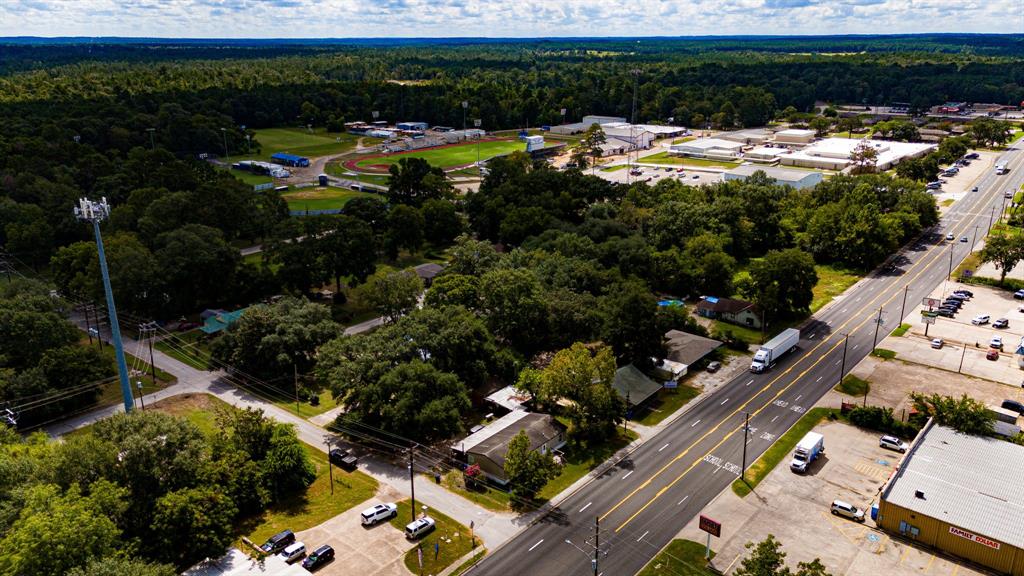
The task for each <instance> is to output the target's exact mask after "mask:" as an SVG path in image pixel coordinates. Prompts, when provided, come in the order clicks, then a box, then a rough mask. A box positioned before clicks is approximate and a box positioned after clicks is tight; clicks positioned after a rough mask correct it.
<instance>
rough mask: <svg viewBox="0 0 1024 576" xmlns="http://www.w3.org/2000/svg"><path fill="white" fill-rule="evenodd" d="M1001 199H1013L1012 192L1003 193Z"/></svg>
mask: <svg viewBox="0 0 1024 576" xmlns="http://www.w3.org/2000/svg"><path fill="white" fill-rule="evenodd" d="M1003 198H1013V192H1011V191H1009V190H1007V191H1006V192H1004V193H1003Z"/></svg>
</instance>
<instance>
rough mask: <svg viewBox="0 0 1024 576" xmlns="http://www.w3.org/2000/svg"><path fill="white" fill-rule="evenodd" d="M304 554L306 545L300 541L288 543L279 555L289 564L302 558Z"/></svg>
mask: <svg viewBox="0 0 1024 576" xmlns="http://www.w3.org/2000/svg"><path fill="white" fill-rule="evenodd" d="M305 555H306V545H305V544H303V543H302V542H296V543H294V544H290V545H289V546H288V547H287V548H285V549H284V550H282V551H281V557H282V558H284V561H285V562H287V563H289V564H291V563H292V562H295V561H296V560H298V559H299V558H302V557H303V556H305Z"/></svg>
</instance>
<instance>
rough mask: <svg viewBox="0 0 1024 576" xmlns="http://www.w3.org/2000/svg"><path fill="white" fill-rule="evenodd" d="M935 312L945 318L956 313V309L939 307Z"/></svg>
mask: <svg viewBox="0 0 1024 576" xmlns="http://www.w3.org/2000/svg"><path fill="white" fill-rule="evenodd" d="M935 314H936V315H938V316H942V317H943V318H952V317H953V316H955V315H956V310H953V309H952V308H939V309H938V310H936V311H935Z"/></svg>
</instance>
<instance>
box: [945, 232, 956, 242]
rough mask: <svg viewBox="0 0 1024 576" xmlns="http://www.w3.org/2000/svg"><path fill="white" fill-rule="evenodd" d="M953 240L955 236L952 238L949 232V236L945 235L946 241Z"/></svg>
mask: <svg viewBox="0 0 1024 576" xmlns="http://www.w3.org/2000/svg"><path fill="white" fill-rule="evenodd" d="M955 239H956V236H953V233H952V232H950V233H949V234H946V240H955Z"/></svg>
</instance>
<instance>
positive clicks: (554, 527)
mask: <svg viewBox="0 0 1024 576" xmlns="http://www.w3.org/2000/svg"><path fill="white" fill-rule="evenodd" d="M1022 143H1024V140H1018V141H1017V142H1016V143H1015V148H1017V149H1014V148H1011V149H1010V150H1008V151H1007V152H1005V153H1004V154H1003V155H1002V156H1001V157H1000V163H1005V164H1007V165H1008V167H1010V169H1011V172H1010V173H1009V174H1006V175H1003V176H996V175H995V174H994V170H990V171H989V172H988V173H986V174H985V175H984V176H983V177H981V178H980V179H979V180H978V181H977V182H976V183H975V184H976V185H977V186H978V187H979V191H978V192H974V193H968V194H967V196H966V197H964V198H963V199H961V200H960V201H959V202H957V203H956V204H954V205H953V206H952V207H951V208H950V210H949V211H948V212H947V213H946V215H945V216H944V217H943V219H942V222H941V223H940V224H939V225H938V226H937V227H936V228H935V229H934V230H933V231H931V232H930V233H929V234H926V235H925V236H923V237H922V239H921V240H920V241H919V242H912V243H911V244H910V245H908V246H906V247H904V249H903V250H902V251H901V252H900V254H898V255H896V256H895V257H894V258H893V259H890V262H894V263H895V264H896V268H895V269H890V268H889V267H888V266H883V269H882V270H881V271H879V272H876V273H874V274H872V275H871V276H869V277H867V278H865V279H863V280H861V281H860V282H858V283H857V284H856V285H854V286H853V287H851V288H850V289H849V290H847V291H846V292H845V293H844V294H843V296H841V297H840V298H839V299H837V301H835V302H834V303H833V304H831V305H829V306H828V307H826V308H825V309H823V310H822V311H820V312H819V313H818V314H816V315H815V316H814V317H813V318H812V319H811V320H809V321H808V322H807V323H806V324H805V325H804V326H803V327H802V328H801V336H802V339H801V341H800V345H799V347H798V348H797V350H796V351H794V352H793V353H791V354H790V355H788V356H787V357H786V358H784V359H782V360H781V361H780V362H779V364H778V365H776V366H775V367H774V368H773V369H771V370H769V371H767V372H766V373H763V374H750V373H745V374H741V375H740V376H738V377H737V378H735V379H734V380H732V381H731V382H729V383H728V384H726V385H724V386H723V387H722V388H720V389H719V390H717V391H716V392H715V393H714V394H711V395H709V396H707V397H705V399H704V400H703V401H701V403H700V405H698V406H695V407H694V408H693V409H691V410H690V411H689V412H687V413H686V414H685V415H684V416H683V417H681V418H679V419H678V420H676V421H675V422H673V423H672V424H671V425H670V426H668V427H666V428H665V430H663V431H662V432H661V433H660V434H658V435H657V436H655V437H653V438H651V439H650V440H648V441H647V442H645V443H644V444H643V445H642V446H640V447H639V448H638V449H637V450H635V451H634V452H633V453H632V454H630V455H629V456H627V457H626V458H625V459H623V460H622V461H620V462H618V463H617V465H616V466H614V467H612V468H611V469H609V471H608V472H606V473H605V474H603V475H602V476H600V477H598V478H594V479H593V480H592V481H590V482H589V483H587V484H586V485H585V486H583V487H582V488H581V489H579V490H578V491H576V493H574V494H573V495H572V496H570V497H568V498H566V499H565V500H564V501H563V502H562V503H561V504H560V506H559V507H558V508H556V509H555V510H553V511H552V512H551V513H549V514H548V515H546V516H544V517H543V518H541V519H540V520H539V521H537V522H536V523H534V524H533V525H531V526H529V527H528V528H526V529H525V530H523V531H522V532H520V534H519V535H517V536H516V537H515V538H513V539H512V540H510V541H508V542H507V543H506V544H505V545H503V546H502V547H500V548H499V549H498V550H496V551H495V552H494V553H492V554H491V555H490V556H488V557H487V558H485V559H484V560H483V561H482V562H481V563H480V564H478V565H477V566H475V567H474V568H472V569H471V570H470V571H469V572H467V574H470V575H472V576H492V575H493V576H511V575H518V574H524V575H531V576H560V575H566V576H571V575H577V574H579V575H585V574H593V573H594V569H593V566H592V557H593V550H594V548H593V543H594V540H595V522H596V521H597V520H599V521H600V526H599V538H600V550H601V553H600V555H599V562H598V570H597V571H598V573H599V574H601V575H607V576H621V575H630V574H635V573H636V572H638V571H639V570H640V569H641V568H642V567H643V566H644V565H645V564H646V563H647V561H648V560H650V559H651V558H652V557H654V556H655V555H656V554H657V553H658V551H659V550H661V548H663V547H664V546H665V545H666V544H668V542H669V541H671V540H672V538H673V537H675V535H676V534H677V533H678V531H679V530H680V529H681V528H682V527H683V526H685V525H686V523H687V522H689V521H690V520H691V519H692V518H693V517H694V516H696V515H697V514H699V513H700V511H701V510H702V509H703V508H704V506H706V505H707V503H708V502H710V501H711V499H712V498H714V497H715V496H716V495H717V494H719V493H720V492H721V491H722V490H723V489H726V488H727V487H728V486H729V485H730V484H731V483H732V481H733V480H735V479H736V478H737V477H738V476H739V474H740V470H741V464H742V453H743V444H744V434H743V420H744V415H745V413H749V414H750V433H749V435H748V437H747V462H748V464H749V462H752V461H754V460H755V459H756V458H757V456H758V455H760V454H761V453H762V452H764V450H766V449H767V448H768V447H769V446H771V444H772V443H773V442H774V441H775V439H777V438H778V437H779V436H780V435H782V434H783V433H784V432H785V431H786V430H788V429H789V428H790V427H791V426H792V425H793V424H794V423H795V422H796V421H797V420H798V419H799V418H800V416H801V415H802V414H803V413H804V412H805V411H806V410H807V408H808V407H810V406H813V405H814V404H815V403H816V402H817V401H818V399H819V398H821V397H822V396H823V395H824V394H825V393H826V392H827V391H828V390H829V389H830V388H832V387H833V386H835V385H836V384H837V383H838V380H839V374H840V369H841V368H842V366H843V364H844V360H843V357H844V349H845V369H846V371H847V372H849V370H850V369H851V368H852V367H853V366H854V365H856V364H857V362H859V361H860V360H861V359H862V358H864V357H865V356H866V355H867V354H868V353H870V351H871V349H872V345H873V340H874V339H875V330H876V326H877V324H876V320H877V319H878V318H879V310H880V309H881V318H882V321H883V323H882V324H881V326H880V329H879V330H878V340H881V339H882V337H883V335H884V334H887V333H888V332H890V331H891V330H893V329H895V328H896V327H897V326H899V324H900V318H899V317H900V312H901V308H902V306H903V302H904V297H905V298H906V308H905V310H906V313H907V314H910V313H911V312H913V311H914V310H915V309H917V308H919V307H920V303H921V299H922V298H923V297H925V296H927V295H928V294H929V293H930V292H931V291H932V290H933V289H934V288H935V287H936V286H938V285H939V284H942V283H943V282H946V278H947V274H948V273H949V270H950V268H951V267H952V268H953V269H955V268H956V266H957V265H958V264H959V263H960V261H961V260H963V258H964V257H965V256H967V254H968V253H969V251H970V246H971V241H970V239H971V238H972V237H973V236H974V234H975V229H976V227H977V236H978V238H979V239H981V238H982V237H983V236H984V234H985V231H986V230H987V229H988V227H989V223H990V220H991V218H992V217H993V215H996V216H998V213H999V210H1000V207H1001V206H1002V205H1003V202H1004V198H1003V193H1004V192H1005V191H1006V190H1011V189H1012V190H1016V189H1017V188H1018V187H1019V186H1020V185H1021V183H1022V182H1024V154H1022V152H1021V151H1020V150H1019V148H1021V147H1022V145H1024V144H1022ZM993 207H994V211H993ZM947 233H952V234H953V235H954V236H955V238H956V239H955V240H954V241H953V242H946V241H945V240H944V238H945V235H946V234H947ZM962 236H967V237H968V239H969V241H968V242H966V243H965V242H960V241H959V239H960V237H962ZM950 255H952V260H951V258H950ZM949 289H950V290H952V289H953V288H952V283H950V288H949ZM847 335H848V339H847ZM826 449H827V450H828V449H833V450H835V449H841V447H826ZM718 520H720V521H722V522H728V521H729V519H728V518H720V519H718ZM567 540H568V542H567Z"/></svg>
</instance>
